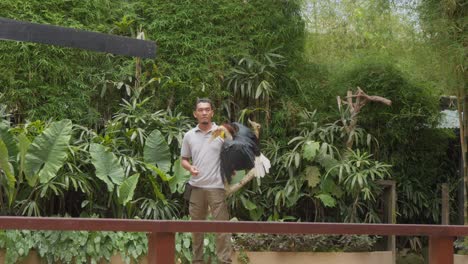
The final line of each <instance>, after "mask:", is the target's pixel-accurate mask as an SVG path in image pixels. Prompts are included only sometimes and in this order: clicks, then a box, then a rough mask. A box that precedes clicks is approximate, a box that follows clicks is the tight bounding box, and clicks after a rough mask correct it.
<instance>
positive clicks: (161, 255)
mask: <svg viewBox="0 0 468 264" xmlns="http://www.w3.org/2000/svg"><path fill="white" fill-rule="evenodd" d="M174 260H175V233H165V232H161V233H160V232H154V233H149V235H148V263H149V264H169V263H175V261H174Z"/></svg>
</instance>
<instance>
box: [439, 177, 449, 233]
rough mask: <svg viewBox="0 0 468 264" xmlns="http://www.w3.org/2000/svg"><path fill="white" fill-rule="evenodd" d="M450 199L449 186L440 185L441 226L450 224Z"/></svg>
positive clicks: (446, 184)
mask: <svg viewBox="0 0 468 264" xmlns="http://www.w3.org/2000/svg"><path fill="white" fill-rule="evenodd" d="M449 202H450V198H449V186H448V183H443V184H442V213H441V216H442V219H441V224H443V225H449V224H450V210H449V209H450V203H449Z"/></svg>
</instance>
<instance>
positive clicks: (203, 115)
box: [193, 103, 214, 125]
mask: <svg viewBox="0 0 468 264" xmlns="http://www.w3.org/2000/svg"><path fill="white" fill-rule="evenodd" d="M213 115H214V111H213V109H211V105H210V103H198V104H197V109H195V111H193V116H194V117H195V118H196V119H197V120H198V124H202V125H207V124H210V123H211V118H213Z"/></svg>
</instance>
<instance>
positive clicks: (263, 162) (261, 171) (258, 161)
mask: <svg viewBox="0 0 468 264" xmlns="http://www.w3.org/2000/svg"><path fill="white" fill-rule="evenodd" d="M270 168H271V163H270V160H269V159H268V158H267V157H265V156H264V155H263V154H261V153H260V156H257V157H255V167H254V170H255V177H257V178H263V177H264V176H265V175H266V174H267V173H268V172H269V171H270Z"/></svg>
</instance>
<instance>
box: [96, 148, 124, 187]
mask: <svg viewBox="0 0 468 264" xmlns="http://www.w3.org/2000/svg"><path fill="white" fill-rule="evenodd" d="M89 153H90V154H91V162H92V163H93V165H94V167H95V168H96V176H97V177H98V178H99V179H101V180H102V181H103V182H105V183H106V185H107V189H108V190H109V192H112V190H114V184H116V185H121V184H122V182H123V181H124V178H125V173H124V170H123V168H122V166H121V165H120V163H119V160H118V159H117V157H116V156H115V154H114V153H112V152H110V151H107V150H106V149H105V147H104V146H102V145H100V144H96V143H92V144H91V146H90V147H89Z"/></svg>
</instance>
